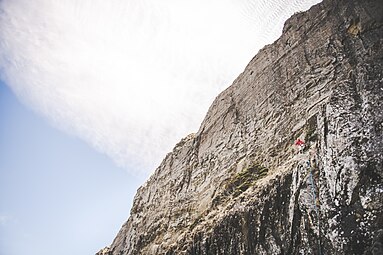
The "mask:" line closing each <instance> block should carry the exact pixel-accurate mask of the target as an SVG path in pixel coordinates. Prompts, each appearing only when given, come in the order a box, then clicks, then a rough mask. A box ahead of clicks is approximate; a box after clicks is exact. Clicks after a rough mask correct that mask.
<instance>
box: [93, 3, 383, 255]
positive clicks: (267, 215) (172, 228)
mask: <svg viewBox="0 0 383 255" xmlns="http://www.w3.org/2000/svg"><path fill="white" fill-rule="evenodd" d="M382 14H383V5H382V3H381V1H378V0H333V1H329V0H325V1H324V2H323V3H321V4H318V5H316V6H314V7H312V8H311V9H310V10H309V11H307V12H306V13H298V14H295V15H294V16H292V17H291V18H290V19H289V20H288V21H287V22H286V24H285V27H284V30H283V35H282V36H281V37H280V39H278V40H277V41H276V42H275V43H273V44H272V45H268V46H266V47H265V48H263V49H262V50H261V51H260V52H259V53H258V54H257V55H256V56H255V57H254V58H253V59H252V60H251V62H250V63H249V64H248V66H247V67H246V69H245V70H244V72H243V73H242V74H241V75H240V76H239V77H238V78H237V79H236V80H235V81H234V83H233V84H232V86H230V87H229V88H228V89H226V90H225V91H224V92H222V93H221V94H220V95H219V96H218V97H217V98H216V100H215V101H214V103H213V105H212V106H211V107H210V109H209V111H208V113H207V116H206V118H205V120H204V121H203V123H202V125H201V127H200V130H199V131H198V133H196V134H192V135H189V136H188V137H186V138H184V139H183V140H182V141H181V142H179V143H178V144H177V145H176V146H175V148H174V150H173V152H171V153H169V154H168V155H167V156H166V158H165V159H164V160H163V162H162V163H161V165H160V166H159V167H158V169H157V170H156V171H155V173H154V174H153V175H152V176H151V177H150V179H149V180H148V181H147V182H146V183H145V184H144V185H143V186H142V187H141V188H140V189H139V190H138V192H137V194H136V196H135V199H134V205H133V208H132V211H131V215H130V217H129V219H128V221H127V222H126V223H125V224H124V225H123V227H122V229H121V230H120V232H119V234H118V235H117V237H116V238H115V240H114V242H113V244H112V245H111V246H110V247H108V248H105V249H104V250H102V251H100V253H99V254H106V255H117V254H129V255H133V254H168V255H171V254H190V255H192V254H233V255H234V254H382V253H383V213H382V212H383V206H382V205H383V182H382V178H383V156H382V153H383V137H382V129H383V74H382V70H383V69H382V68H383V64H382V62H383V61H382V58H383V43H382V42H383V37H382V35H383V31H382V27H383V24H382V17H383V15H382ZM298 138H299V139H301V140H304V141H305V146H304V148H302V150H301V151H298V149H297V148H295V147H294V141H296V140H297V139H298Z"/></svg>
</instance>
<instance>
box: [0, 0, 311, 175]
mask: <svg viewBox="0 0 383 255" xmlns="http://www.w3.org/2000/svg"><path fill="white" fill-rule="evenodd" d="M316 2H318V0H307V1H302V0H288V1H282V0H273V1H269V0H252V1H251V0H247V1H246V0H245V1H234V0H219V1H218V0H210V1H202V0H194V1H185V0H181V1H180V0H163V1H154V0H139V1H138V0H109V1H104V0H103V1H101V0H92V1H90V0H66V1H59V0H56V1H51V0H35V1H28V0H3V1H0V71H1V73H0V74H1V78H2V79H3V80H4V81H5V82H6V83H7V84H8V85H9V86H10V87H11V88H12V90H13V91H14V92H15V93H16V94H17V96H18V97H19V98H20V99H21V100H22V101H23V102H25V103H26V104H27V105H29V106H30V107H32V108H33V109H35V110H36V111H37V112H39V113H41V114H43V115H44V116H46V117H47V118H48V119H49V120H50V121H51V122H52V123H54V125H55V126H57V127H59V128H61V129H63V130H65V131H67V132H70V133H72V134H75V135H77V136H79V137H80V138H82V139H84V140H85V141H87V142H88V143H90V144H91V145H92V146H94V147H95V148H96V149H97V150H99V151H101V152H103V153H106V154H107V155H109V156H110V157H111V158H113V159H114V160H115V161H116V162H117V163H118V164H120V165H123V166H128V165H130V166H137V165H139V166H141V168H142V169H146V170H152V168H153V167H154V166H155V165H156V164H158V163H159V161H160V159H161V158H162V157H163V156H164V154H165V152H167V151H169V150H170V149H171V148H172V146H173V145H174V144H175V143H176V142H177V141H178V140H179V139H180V138H181V137H183V136H185V135H186V134H188V133H190V132H195V131H196V130H197V129H198V125H199V123H200V122H201V120H202V118H203V116H204V114H205V113H206V111H207V109H208V106H209V104H210V103H211V101H212V99H213V98H214V97H215V96H216V95H217V93H218V92H219V91H221V90H222V89H223V88H225V87H226V86H228V85H230V83H231V81H232V80H233V79H234V78H235V77H236V76H237V75H238V74H239V73H240V72H241V71H242V69H243V68H244V66H245V65H246V64H247V62H248V61H249V60H250V59H251V57H253V55H254V54H255V53H256V51H257V50H258V49H259V48H260V47H261V46H262V45H264V44H265V43H270V42H272V41H273V40H274V39H276V38H277V37H278V36H279V34H280V32H281V29H282V25H283V21H284V20H285V19H286V18H287V17H288V16H289V15H291V14H292V13H294V12H296V11H298V10H303V9H307V8H308V7H309V6H311V5H312V4H314V3H316Z"/></svg>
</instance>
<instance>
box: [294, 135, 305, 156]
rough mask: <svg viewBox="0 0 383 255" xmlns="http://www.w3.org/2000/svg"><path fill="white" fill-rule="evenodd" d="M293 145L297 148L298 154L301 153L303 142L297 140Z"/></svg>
mask: <svg viewBox="0 0 383 255" xmlns="http://www.w3.org/2000/svg"><path fill="white" fill-rule="evenodd" d="M295 145H296V146H298V153H301V152H302V150H303V148H304V146H305V142H304V141H302V140H301V139H300V138H298V140H296V142H295Z"/></svg>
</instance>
